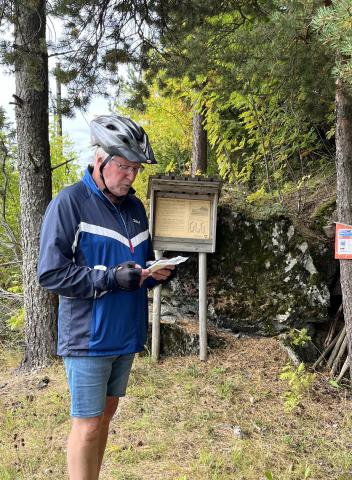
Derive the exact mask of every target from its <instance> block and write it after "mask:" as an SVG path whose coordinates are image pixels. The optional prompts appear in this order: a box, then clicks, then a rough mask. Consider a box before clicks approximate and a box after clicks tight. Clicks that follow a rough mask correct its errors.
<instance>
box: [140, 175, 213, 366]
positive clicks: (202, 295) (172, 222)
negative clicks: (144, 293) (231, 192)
mask: <svg viewBox="0 0 352 480" xmlns="http://www.w3.org/2000/svg"><path fill="white" fill-rule="evenodd" d="M221 185H222V182H221V181H220V180H219V179H218V178H212V177H210V178H206V177H189V176H182V177H180V176H178V177H177V176H173V175H153V176H150V177H149V184H148V198H150V233H151V236H152V239H153V247H154V249H155V250H156V252H157V256H159V257H160V256H161V253H162V251H164V250H172V251H178V252H198V254H199V346H200V353H199V356H200V359H201V360H206V359H207V253H213V252H215V241H216V218H217V205H218V199H219V194H220V191H221ZM160 307H161V285H160V286H158V287H156V288H155V289H154V298H153V328H152V357H153V358H154V359H158V358H159V351H160Z"/></svg>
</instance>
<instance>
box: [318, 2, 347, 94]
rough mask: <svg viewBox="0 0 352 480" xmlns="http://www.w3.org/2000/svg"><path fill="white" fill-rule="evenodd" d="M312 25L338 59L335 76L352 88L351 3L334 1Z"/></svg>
mask: <svg viewBox="0 0 352 480" xmlns="http://www.w3.org/2000/svg"><path fill="white" fill-rule="evenodd" d="M312 25H313V27H314V28H315V30H316V31H317V32H318V34H319V35H320V36H321V41H322V42H323V44H324V45H326V46H327V48H328V49H329V50H330V51H331V52H332V53H333V55H334V57H335V59H336V64H335V67H334V69H333V73H334V75H335V76H336V77H340V78H341V79H342V80H343V81H344V82H345V83H346V84H348V85H350V86H351V87H352V15H351V1H350V0H332V2H331V6H329V7H324V8H320V9H319V10H318V12H317V14H316V15H315V17H314V18H313V22H312Z"/></svg>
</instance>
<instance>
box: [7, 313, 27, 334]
mask: <svg viewBox="0 0 352 480" xmlns="http://www.w3.org/2000/svg"><path fill="white" fill-rule="evenodd" d="M7 323H8V325H9V327H10V329H11V330H19V331H21V330H23V327H24V308H21V309H20V310H18V311H17V312H16V314H15V315H12V317H10V318H9V319H8V321H7Z"/></svg>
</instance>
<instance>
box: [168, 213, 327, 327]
mask: <svg viewBox="0 0 352 480" xmlns="http://www.w3.org/2000/svg"><path fill="white" fill-rule="evenodd" d="M189 256H190V259H189V260H188V261H187V262H186V263H185V264H183V265H182V266H180V267H179V272H178V275H177V277H176V278H175V279H174V280H173V281H172V282H170V284H169V285H168V287H166V286H165V287H164V288H163V305H162V319H164V320H166V321H169V322H175V321H176V322H177V320H178V319H180V318H185V317H191V318H194V319H195V320H196V319H197V316H198V256H197V255H193V254H190V255H189ZM329 300H330V294H329V290H328V288H327V286H326V284H325V283H324V282H323V281H322V279H321V277H320V275H319V273H318V271H317V269H316V267H315V265H314V263H313V260H312V256H311V254H310V252H309V247H308V243H307V241H306V240H305V239H304V238H303V237H302V235H301V234H299V233H298V232H297V230H296V229H295V227H294V226H293V225H292V223H291V222H290V220H289V219H288V218H284V217H282V216H273V217H271V218H267V219H265V220H256V219H253V218H249V217H248V216H245V215H244V214H243V213H238V212H236V211H235V209H234V208H232V207H230V206H228V205H224V206H221V207H220V208H219V210H218V229H217V247H216V253H215V254H209V255H208V319H209V320H210V321H211V322H212V323H213V324H215V325H216V326H219V327H224V328H228V329H230V330H232V331H233V332H245V333H250V334H257V335H275V334H277V333H282V332H284V331H286V330H288V329H289V328H297V329H302V328H303V327H305V328H308V334H312V335H314V332H315V325H316V324H318V323H323V322H326V321H327V320H328V318H329V317H328V307H329Z"/></svg>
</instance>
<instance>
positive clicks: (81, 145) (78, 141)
mask: <svg viewBox="0 0 352 480" xmlns="http://www.w3.org/2000/svg"><path fill="white" fill-rule="evenodd" d="M0 85H1V88H0V105H1V106H2V107H3V108H4V109H5V111H6V113H7V117H8V119H9V120H10V121H11V122H13V124H15V105H10V102H12V101H13V98H12V94H13V93H15V92H16V88H15V78H14V75H9V74H6V73H4V72H1V71H0ZM50 86H51V89H52V91H53V92H55V84H54V79H51V84H50ZM109 111H110V110H109V105H108V101H107V100H106V99H105V98H103V97H95V98H93V100H92V102H91V103H90V105H89V108H88V110H87V112H81V111H79V110H76V112H75V113H76V114H75V117H74V118H63V121H62V129H63V134H64V135H67V136H68V137H69V139H70V140H71V141H72V142H73V143H74V150H75V152H77V154H78V156H79V163H80V165H81V166H82V167H85V166H86V165H88V163H89V161H90V160H91V159H92V149H91V147H90V136H89V122H90V121H91V120H92V119H93V117H94V116H95V115H102V114H106V113H108V112H109Z"/></svg>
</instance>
